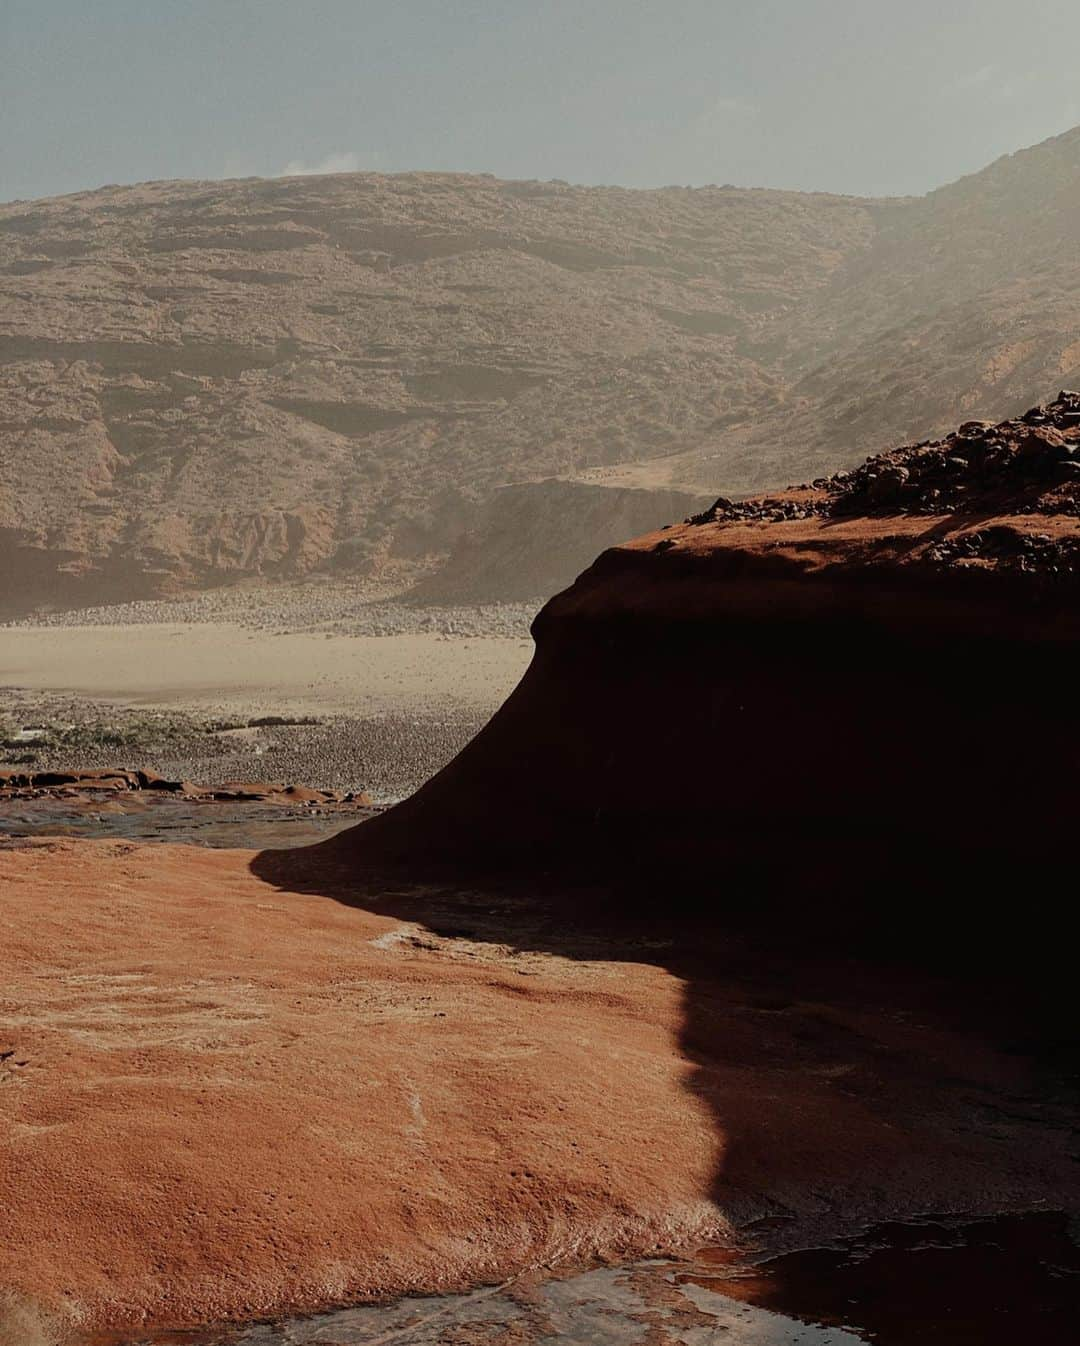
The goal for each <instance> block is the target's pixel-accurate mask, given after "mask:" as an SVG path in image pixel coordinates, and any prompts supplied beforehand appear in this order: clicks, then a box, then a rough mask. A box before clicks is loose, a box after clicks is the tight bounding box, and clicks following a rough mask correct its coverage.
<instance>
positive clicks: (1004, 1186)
mask: <svg viewBox="0 0 1080 1346" xmlns="http://www.w3.org/2000/svg"><path fill="white" fill-rule="evenodd" d="M252 859H253V857H252V855H251V854H250V853H244V852H215V853H211V852H202V851H198V850H194V849H185V848H182V847H163V846H135V845H130V844H116V843H82V844H78V843H72V842H56V843H54V844H41V843H39V844H36V845H32V846H29V847H25V848H21V849H18V850H14V851H8V852H5V853H3V854H2V855H0V874H2V881H0V928H2V933H3V938H2V946H0V947H2V949H3V961H4V977H3V991H2V994H0V1118H2V1127H0V1137H2V1140H0V1144H2V1150H3V1162H2V1164H0V1248H2V1249H3V1253H2V1260H0V1291H2V1295H0V1303H2V1304H3V1306H4V1307H3V1308H0V1341H2V1342H3V1343H4V1346H27V1342H28V1341H34V1340H40V1341H52V1340H59V1339H64V1335H65V1330H67V1329H75V1332H74V1337H75V1339H81V1338H82V1337H84V1336H85V1335H87V1334H89V1333H91V1332H92V1330H93V1329H99V1328H104V1327H109V1328H121V1329H124V1328H126V1329H129V1330H134V1329H135V1328H136V1327H140V1328H142V1327H144V1326H145V1325H170V1324H184V1323H197V1322H207V1321H213V1320H215V1319H223V1318H231V1317H255V1316H262V1315H268V1314H273V1313H276V1312H280V1311H283V1310H285V1309H288V1308H297V1307H300V1308H303V1307H305V1306H307V1307H311V1306H315V1305H320V1304H326V1303H332V1302H337V1301H349V1300H356V1299H361V1298H365V1297H371V1296H386V1295H393V1294H396V1293H399V1292H401V1291H405V1290H409V1289H415V1288H425V1289H438V1288H442V1287H456V1286H461V1285H464V1284H467V1283H470V1282H475V1281H478V1280H497V1279H501V1278H507V1277H512V1276H513V1275H514V1274H515V1273H517V1272H520V1271H521V1270H522V1269H523V1268H527V1267H535V1266H537V1265H557V1264H560V1263H562V1264H565V1263H568V1262H569V1263H573V1262H577V1261H581V1260H584V1259H588V1258H589V1257H590V1256H592V1255H594V1254H601V1255H604V1256H620V1257H624V1256H630V1255H632V1254H636V1253H642V1252H647V1251H649V1250H652V1249H654V1248H658V1247H663V1248H669V1249H670V1248H672V1247H678V1246H680V1245H685V1244H686V1243H688V1242H700V1241H702V1240H704V1239H706V1238H725V1237H733V1238H735V1239H736V1241H738V1240H739V1239H740V1238H743V1239H746V1238H750V1237H751V1234H750V1233H749V1232H744V1233H743V1234H742V1235H740V1234H739V1232H738V1227H743V1226H746V1225H747V1224H748V1223H749V1222H752V1221H753V1220H755V1219H758V1218H760V1217H763V1216H773V1215H776V1214H783V1215H784V1216H785V1217H786V1219H787V1220H788V1221H789V1222H790V1224H791V1226H792V1228H793V1229H797V1230H798V1231H799V1232H800V1233H801V1234H802V1235H803V1236H804V1237H805V1236H806V1234H807V1232H808V1231H813V1232H816V1233H818V1234H820V1233H822V1232H823V1231H827V1230H828V1229H830V1228H836V1227H837V1225H838V1222H839V1224H840V1225H846V1224H849V1223H851V1222H855V1223H858V1222H859V1221H861V1220H869V1219H874V1218H877V1217H881V1216H885V1215H888V1214H889V1213H894V1212H897V1211H906V1212H912V1211H915V1210H919V1209H922V1208H923V1207H924V1206H925V1205H926V1203H927V1200H928V1199H929V1198H928V1193H930V1192H932V1193H933V1204H934V1205H935V1207H941V1208H946V1207H947V1208H962V1209H972V1208H979V1209H988V1208H995V1207H997V1206H1002V1205H1004V1206H1010V1205H1011V1206H1025V1205H1030V1204H1032V1203H1035V1202H1040V1201H1041V1202H1051V1201H1053V1202H1057V1201H1061V1200H1063V1199H1064V1198H1065V1197H1066V1195H1067V1194H1068V1192H1070V1191H1072V1192H1073V1193H1074V1195H1075V1194H1076V1191H1075V1185H1076V1178H1075V1173H1074V1172H1070V1171H1069V1165H1068V1163H1067V1160H1066V1159H1065V1157H1064V1153H1063V1136H1062V1134H1061V1133H1060V1132H1059V1130H1058V1129H1057V1127H1056V1126H1055V1125H1054V1123H1055V1115H1054V1113H1053V1110H1052V1109H1051V1108H1049V1107H1047V1106H1044V1105H1041V1104H1039V1105H1036V1104H1032V1103H1026V1104H1017V1103H1015V1102H1014V1103H1009V1102H1008V1101H1007V1099H1008V1097H1010V1096H1012V1095H1014V1094H1020V1093H1023V1092H1024V1091H1025V1090H1027V1089H1029V1088H1030V1087H1031V1078H1032V1077H1031V1072H1030V1069H1029V1068H1028V1067H1027V1066H1026V1065H1025V1064H1024V1063H1023V1062H1022V1061H1018V1060H1017V1059H1016V1058H1009V1057H1007V1056H1004V1055H1002V1054H1001V1053H1000V1052H997V1051H995V1050H993V1049H991V1048H990V1047H988V1046H987V1045H986V1043H985V1042H983V1041H982V1040H981V1039H980V1038H979V1037H978V1036H974V1035H972V1034H971V1033H970V1032H961V1031H957V1030H955V1029H946V1028H943V1027H942V1026H941V1025H940V1022H939V1019H940V1016H937V1017H935V1013H934V1011H933V1010H932V1009H931V1008H929V1007H928V1006H927V1005H926V1004H925V1003H921V1004H920V1003H919V1002H918V999H917V1000H916V1003H914V1004H912V1003H908V1004H907V1005H906V1008H905V1007H904V1005H903V1003H902V1002H894V1003H891V1004H890V1002H889V995H890V992H889V991H886V990H883V983H882V982H881V981H880V980H876V979H875V984H874V992H873V995H872V997H871V999H870V1001H869V1002H867V1000H866V996H865V986H863V987H862V990H861V992H860V995H861V998H860V995H856V996H854V997H853V996H852V995H851V988H852V987H853V986H855V985H856V984H857V983H858V977H857V976H852V975H851V974H849V975H848V976H847V977H844V976H840V975H836V976H834V977H826V978H823V981H822V983H819V984H816V985H815V984H813V983H812V982H809V983H808V981H807V979H806V977H805V975H804V974H803V973H802V972H800V971H799V970H798V969H797V968H791V967H788V968H787V970H786V971H782V970H781V969H782V966H783V965H775V966H774V968H773V969H770V973H769V977H767V978H766V979H765V980H764V982H763V981H762V979H761V976H760V971H758V972H754V971H753V970H752V963H751V962H748V961H747V960H746V958H745V957H742V958H741V959H740V957H739V955H738V951H737V949H735V948H733V947H730V946H729V947H724V946H722V945H721V946H717V945H716V944H715V942H713V943H712V944H711V945H710V943H709V941H708V939H706V940H704V941H702V940H701V939H699V940H698V949H697V951H696V953H694V954H689V953H687V951H685V950H682V951H680V950H678V949H677V948H674V947H672V944H671V939H670V935H671V932H670V931H668V932H667V935H668V938H667V939H663V938H661V939H657V938H656V937H655V936H656V931H655V930H653V929H652V928H651V927H642V926H640V925H639V924H635V923H634V922H632V921H624V922H622V923H621V926H620V928H619V929H618V931H617V932H616V933H614V934H613V933H612V929H611V927H610V925H608V926H607V929H606V931H605V930H604V928H603V926H604V923H603V922H601V925H600V927H597V928H590V927H589V926H587V925H585V926H583V925H582V923H581V921H580V920H579V919H577V918H575V917H574V916H573V914H572V913H571V912H569V911H568V910H567V909H566V907H562V908H560V907H558V906H555V907H552V906H551V905H550V904H546V903H544V902H543V901H542V900H539V898H538V897H536V896H535V895H534V897H533V899H532V901H530V903H529V904H528V907H527V908H525V909H524V912H523V908H522V905H521V900H520V898H517V899H515V898H514V897H513V896H511V897H509V898H508V897H506V896H503V897H502V898H499V897H494V896H492V895H491V894H490V893H488V894H473V895H471V896H470V895H469V894H468V893H464V894H463V893H461V892H460V891H459V892H458V893H456V894H454V893H449V894H448V893H446V892H440V891H438V890H433V889H428V890H424V889H418V888H407V887H405V888H403V887H402V885H401V884H400V883H399V884H397V885H382V886H372V885H366V886H365V885H363V884H359V885H358V884H357V883H356V882H355V881H352V882H349V881H348V880H347V878H346V876H344V875H343V874H342V872H341V870H340V868H336V867H335V866H334V864H333V862H332V859H331V857H330V856H329V854H328V852H326V851H325V850H321V851H315V852H313V853H311V854H309V855H308V856H307V857H306V858H305V860H304V862H303V863H302V864H301V865H300V866H299V867H298V869H297V871H296V872H297V874H298V876H300V879H301V881H300V882H298V883H297V884H296V885H295V886H293V887H290V886H289V885H288V883H287V881H286V879H285V878H284V874H281V875H279V882H276V883H275V882H271V881H270V880H269V879H268V878H267V877H259V876H258V874H256V873H255V872H253V867H252ZM256 868H258V865H256ZM440 931H441V932H442V933H440ZM778 971H780V972H781V975H780V976H779V977H778V976H777V972H778ZM830 981H831V983H832V984H833V991H832V992H831V993H830V994H829V995H828V997H826V995H825V994H824V983H825V982H830ZM770 982H771V984H770ZM920 996H921V997H922V999H923V1000H924V1001H925V999H926V993H925V992H920ZM1056 1120H1057V1122H1058V1123H1059V1124H1061V1125H1063V1123H1061V1119H1060V1118H1057V1119H1056ZM1072 1167H1073V1169H1074V1168H1075V1166H1072ZM781 1223H783V1222H781ZM5 1315H6V1316H5ZM28 1323H36V1324H38V1327H39V1328H40V1334H39V1336H38V1337H36V1338H35V1337H33V1336H24V1335H21V1334H22V1333H24V1332H26V1331H28V1330H29V1329H28V1328H27V1326H26V1325H27V1324H28ZM35 1330H38V1329H37V1328H35Z"/></svg>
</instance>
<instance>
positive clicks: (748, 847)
mask: <svg viewBox="0 0 1080 1346" xmlns="http://www.w3.org/2000/svg"><path fill="white" fill-rule="evenodd" d="M1078 595H1080V394H1074V393H1067V394H1062V395H1061V397H1060V398H1059V399H1058V400H1057V401H1056V402H1055V403H1054V404H1053V405H1051V406H1049V407H1038V408H1033V409H1032V410H1031V411H1030V412H1028V413H1027V414H1026V415H1025V416H1024V417H1023V418H1021V419H1018V420H1011V421H1006V422H1004V423H1003V424H1000V425H991V424H989V423H983V422H978V423H971V424H966V425H964V426H963V427H962V428H961V430H960V431H959V432H958V433H957V434H955V435H951V436H950V437H949V438H948V439H946V440H942V441H937V442H932V443H925V444H922V445H918V446H914V447H911V448H905V449H901V450H898V451H896V452H894V453H890V454H886V455H884V456H882V457H879V458H875V459H872V460H870V461H868V462H867V463H866V464H865V465H864V466H863V467H862V468H860V469H859V470H858V471H855V472H851V473H840V474H838V475H837V476H835V477H832V478H828V479H822V480H820V481H818V482H816V483H815V484H814V485H813V486H809V487H803V488H799V489H796V490H791V491H788V492H785V493H783V494H780V495H776V496H773V497H767V498H764V499H760V500H754V501H747V502H744V503H742V504H731V503H730V502H728V501H719V502H718V503H717V504H716V506H714V507H713V508H712V509H710V510H708V511H706V512H705V513H703V514H701V515H698V516H696V517H694V518H691V519H690V520H688V521H687V522H686V523H684V524H682V525H678V526H675V527H671V528H667V529H663V530H661V531H659V532H656V533H653V534H650V535H647V536H646V537H643V538H641V539H639V540H638V541H636V542H632V543H628V544H627V545H625V546H620V547H616V548H613V549H612V550H610V551H608V552H606V553H604V555H602V556H601V557H600V559H599V560H598V561H597V562H596V563H595V565H593V567H592V568H591V569H590V570H588V571H587V572H586V573H585V574H584V575H582V576H581V578H580V579H579V580H578V581H577V583H576V584H575V585H574V586H573V587H572V588H570V589H569V590H567V591H566V592H564V593H562V594H560V595H559V596H558V597H556V598H554V599H553V600H552V601H551V602H550V603H549V604H548V605H547V606H546V607H545V608H544V610H543V611H542V612H541V614H540V615H539V617H538V618H537V620H536V623H535V627H534V634H535V638H536V644H537V649H536V655H535V658H534V661H533V664H532V666H531V667H530V669H529V671H528V673H527V675H526V677H525V678H524V680H523V681H522V683H521V684H520V686H519V688H518V689H517V691H516V692H515V693H514V695H513V696H512V697H511V698H510V700H509V701H508V702H507V704H506V705H505V706H504V708H503V709H502V710H501V711H500V713H499V714H498V715H497V716H496V717H495V719H494V720H493V721H492V722H491V723H490V725H489V726H488V727H487V729H486V730H485V731H484V732H483V733H482V734H480V736H479V737H478V738H477V739H475V740H474V741H473V743H472V744H471V745H470V746H469V747H468V748H467V749H466V750H465V751H464V752H463V753H462V754H461V755H460V756H459V757H458V758H457V759H456V760H455V761H454V762H453V763H451V764H450V765H449V766H448V767H447V768H446V769H445V770H444V771H443V772H442V773H441V774H440V775H439V776H437V777H435V778H434V779H433V780H432V781H431V782H430V783H429V784H428V785H427V786H426V787H425V788H424V789H422V790H421V791H419V792H418V793H417V794H416V795H415V796H413V798H412V799H411V800H409V801H407V802H406V803H404V804H402V805H400V806H398V807H397V808H395V809H393V810H391V812H390V813H388V814H386V815H384V816H383V817H382V818H380V819H377V820H375V821H374V822H372V823H371V824H367V825H365V826H364V827H362V828H360V829H354V830H353V831H351V832H349V833H345V834H343V836H342V837H340V838H338V839H336V841H335V842H333V843H330V844H331V845H332V846H335V847H337V848H338V849H342V848H344V850H345V851H346V853H347V854H348V855H350V856H351V857H352V859H353V860H354V862H355V863H358V864H369V863H382V862H385V861H387V860H394V861H403V860H408V861H409V863H411V864H413V865H416V864H418V863H421V862H423V861H428V862H430V863H432V864H444V865H449V866H452V867H455V868H457V869H459V870H460V869H466V870H470V871H473V872H480V871H483V870H485V869H499V868H503V869H514V868H517V869H523V870H533V871H535V870H537V869H542V870H557V871H562V872H566V871H572V872H574V873H576V874H578V875H589V876H591V877H592V876H598V875H599V876H602V877H604V878H607V879H610V880H612V881H614V882H616V883H618V884H621V885H623V886H624V887H625V888H627V889H634V888H640V889H641V891H643V893H644V894H645V896H646V897H647V899H648V900H649V901H655V900H657V894H658V893H662V894H663V901H664V903H665V904H685V905H686V907H687V908H691V909H695V910H698V911H702V912H704V913H706V914H709V915H717V916H719V917H721V918H723V919H724V920H727V921H729V922H733V923H736V924H744V923H754V922H755V921H758V922H760V921H764V922H766V923H768V924H769V925H770V926H771V927H772V928H773V929H774V931H780V932H783V931H784V930H791V931H798V932H799V937H800V938H805V936H806V935H807V934H813V935H818V936H822V937H824V938H827V939H829V940H834V939H840V940H842V941H850V940H854V941H855V942H856V943H858V942H859V941H860V940H862V939H863V938H864V937H865V940H867V941H870V942H872V943H876V944H882V943H883V944H884V946H885V947H887V948H894V949H897V950H900V949H904V950H908V951H910V950H912V949H914V950H916V951H921V952H923V953H925V952H927V951H928V949H930V948H931V947H932V948H933V949H934V950H937V951H939V952H944V951H945V950H946V948H948V949H949V950H951V953H952V954H955V953H956V949H957V946H958V945H959V946H960V947H961V948H962V949H964V950H965V951H966V953H967V954H970V960H971V962H972V963H978V961H979V960H980V959H981V958H982V957H983V954H984V952H985V951H986V950H988V949H989V948H990V946H991V945H995V944H996V945H998V946H1000V947H999V953H1001V952H1002V951H1004V952H1003V956H1004V957H1005V958H1006V959H1007V958H1009V957H1010V956H1012V954H1013V953H1015V951H1016V950H1017V949H1019V948H1020V947H1022V946H1025V945H1029V944H1031V943H1032V942H1034V943H1035V944H1037V945H1042V944H1044V943H1045V930H1044V927H1043V925H1042V924H1041V921H1042V919H1044V918H1045V916H1046V913H1047V912H1048V911H1049V910H1050V909H1051V908H1052V906H1053V904H1054V901H1055V897H1054V894H1055V893H1059V892H1063V891H1066V890H1065V889H1062V888H1061V887H1060V885H1061V884H1062V883H1063V882H1065V881H1067V869H1066V857H1067V855H1068V853H1069V847H1070V845H1071V842H1070V838H1071V837H1072V836H1073V835H1074V828H1075V818H1076V813H1077V807H1078V805H1080V785H1078V778H1077V774H1076V764H1077V762H1078V760H1080V715H1078V714H1077V710H1076V699H1075V694H1074V688H1075V681H1076V677H1077V673H1078V657H1077V656H1078V649H1080V645H1078V642H1080V605H1078V602H1077V599H1078ZM1021 894H1030V895H1031V904H1030V905H1028V906H1026V909H1025V911H1024V912H1023V913H1022V914H1016V915H1010V914H1009V913H1010V912H1015V909H1016V902H1017V900H1018V898H1019V896H1020V895H1021ZM1002 898H1004V899H1007V902H1008V905H1007V906H1004V907H1001V906H998V905H996V903H997V902H998V900H999V899H1002ZM927 921H930V922H931V924H930V925H929V926H928V925H927ZM928 931H932V938H928ZM1046 957H1052V955H1051V954H1047V955H1046Z"/></svg>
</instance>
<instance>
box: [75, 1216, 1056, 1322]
mask: <svg viewBox="0 0 1080 1346" xmlns="http://www.w3.org/2000/svg"><path fill="white" fill-rule="evenodd" d="M1077 1232H1078V1229H1077V1227H1076V1224H1075V1222H1071V1221H1070V1219H1069V1217H1068V1216H1066V1215H1064V1214H1062V1213H1059V1212H1039V1213H1029V1214H1019V1215H1003V1216H998V1217H996V1218H987V1219H982V1220H970V1219H965V1218H964V1217H963V1216H961V1215H945V1216H925V1217H922V1218H920V1219H919V1220H917V1221H912V1222H910V1223H895V1224H890V1225H879V1226H874V1227H872V1228H870V1229H868V1230H866V1231H865V1232H863V1233H861V1234H859V1235H857V1236H855V1237H852V1238H846V1239H838V1240H836V1241H834V1242H833V1243H831V1244H829V1245H828V1246H825V1247H820V1248H811V1249H804V1250H800V1251H798V1252H791V1253H786V1254H783V1255H781V1256H778V1257H773V1258H766V1259H763V1260H760V1261H758V1262H754V1261H752V1260H750V1259H748V1257H747V1256H746V1254H745V1253H739V1252H738V1251H735V1250H733V1249H731V1248H703V1249H701V1250H700V1251H699V1252H698V1253H697V1254H696V1255H691V1256H687V1257H685V1258H682V1259H679V1260H664V1259H657V1260H654V1261H650V1262H641V1263H637V1264H634V1265H632V1266H628V1267H621V1268H610V1267H607V1268H602V1269H594V1270H591V1271H586V1272H583V1273H579V1274H577V1275H570V1276H563V1277H559V1278H556V1279H549V1280H544V1279H542V1278H540V1277H539V1276H538V1275H537V1274H536V1273H526V1274H523V1275H522V1276H520V1277H518V1278H516V1279H515V1280H514V1281H513V1282H511V1283H509V1284H505V1285H498V1286H492V1287H488V1288H484V1289H481V1290H478V1291H475V1292H473V1293H471V1294H466V1295H461V1296H457V1297H453V1296H444V1297H428V1298H411V1299H406V1300H403V1301H400V1302H399V1303H396V1304H388V1305H369V1306H364V1307H358V1308H352V1309H342V1310H340V1311H338V1312H331V1313H326V1314H318V1315H315V1316H314V1317H310V1318H303V1319H292V1320H289V1321H285V1322H281V1323H276V1324H269V1323H267V1324H260V1325H257V1326H252V1327H245V1328H235V1329H232V1330H223V1331H219V1332H213V1331H209V1332H192V1333H185V1334H178V1335H175V1334H174V1335H169V1336H167V1337H155V1338H151V1339H146V1346H377V1344H378V1346H389V1344H390V1343H397V1344H398V1346H446V1344H447V1343H451V1342H452V1343H454V1346H511V1343H512V1346H549V1343H555V1342H565V1343H569V1346H638V1344H639V1343H640V1344H641V1346H645V1343H648V1346H706V1344H707V1343H713V1342H721V1341H722V1342H725V1343H727V1346H855V1343H858V1342H876V1343H878V1346H924V1344H925V1346H1016V1343H1018V1342H1021V1341H1032V1342H1038V1346H1073V1343H1074V1342H1075V1339H1076V1338H1075V1329H1076V1323H1077V1321H1078V1319H1080V1246H1078V1244H1077V1241H1076V1236H1077ZM135 1340H136V1339H133V1338H131V1337H126V1338H101V1339H99V1340H98V1341H97V1342H95V1344H94V1346H129V1343H130V1344H131V1346H134V1342H135ZM139 1346H143V1342H142V1341H139Z"/></svg>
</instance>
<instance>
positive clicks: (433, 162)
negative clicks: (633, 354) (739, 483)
mask: <svg viewBox="0 0 1080 1346" xmlns="http://www.w3.org/2000/svg"><path fill="white" fill-rule="evenodd" d="M1078 52H1080V0H380V2H379V3H374V2H373V0H0V200H11V199H13V198H15V197H35V196H45V195H52V194H54V193H59V192H69V191H76V190H79V189H81V188H86V187H96V186H100V185H101V184H103V183H107V182H135V181H140V180H145V179H148V178H218V177H242V176H247V175H250V174H265V175H271V174H278V173H283V172H286V171H291V172H297V171H311V170H318V169H323V168H336V169H346V168H374V169H380V170H383V171H386V172H394V171H398V170H404V169H458V170H464V171H468V172H490V173H495V174H498V175H499V176H500V177H536V178H566V179H569V180H570V181H573V182H589V183H596V182H616V183H625V184H627V185H631V186H660V185H664V184H667V183H694V184H698V183H706V182H720V183H722V182H734V183H738V184H739V185H745V186H779V187H799V188H824V189H828V190H831V191H839V192H856V193H875V194H884V193H892V192H897V193H899V192H921V191H925V190H927V189H929V188H931V187H934V186H938V185H940V184H942V183H944V182H947V181H950V180H952V179H953V178H956V177H958V176H960V175H961V174H963V173H966V172H970V171H972V170H974V169H977V168H981V167H982V166H983V165H984V164H986V163H988V162H989V161H990V160H992V159H994V158H996V157H997V156H998V155H1000V154H1003V153H1006V152H1008V151H1011V150H1014V149H1018V148H1020V147H1021V146H1024V145H1028V144H1032V143H1034V142H1035V141H1038V140H1043V139H1045V138H1046V137H1048V136H1051V135H1055V134H1057V133H1058V132H1060V131H1063V130H1066V129H1068V128H1069V127H1070V126H1072V125H1074V124H1076V123H1078V122H1080V63H1078V62H1077V61H1076V59H1075V57H1076V54H1077V53H1078Z"/></svg>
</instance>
